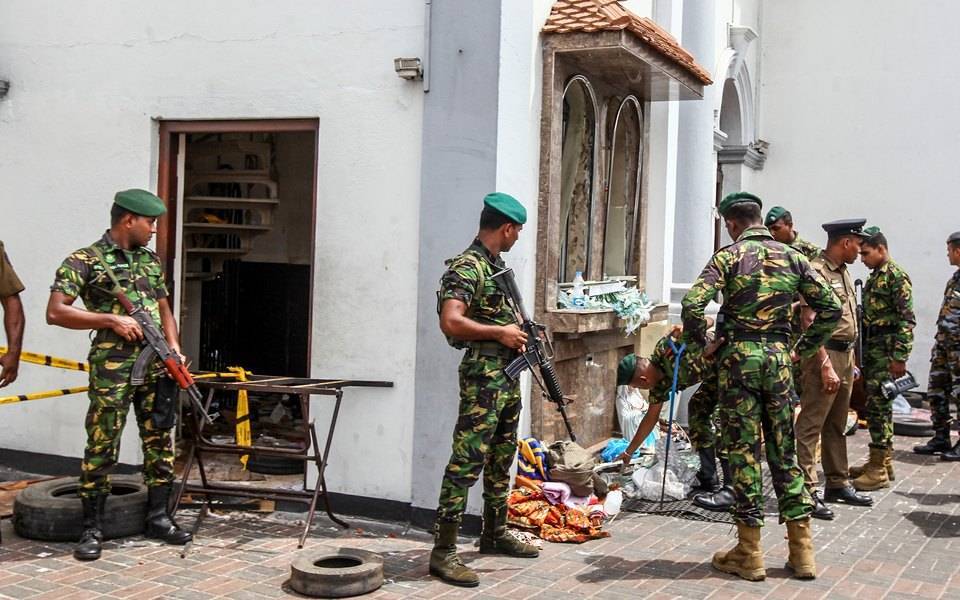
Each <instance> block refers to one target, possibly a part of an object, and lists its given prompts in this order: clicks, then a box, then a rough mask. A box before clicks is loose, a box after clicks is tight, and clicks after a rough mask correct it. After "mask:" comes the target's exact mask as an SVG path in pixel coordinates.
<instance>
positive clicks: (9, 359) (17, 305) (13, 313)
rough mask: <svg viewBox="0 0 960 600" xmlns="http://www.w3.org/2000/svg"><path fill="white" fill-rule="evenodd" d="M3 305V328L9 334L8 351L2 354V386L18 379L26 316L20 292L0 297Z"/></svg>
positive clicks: (0, 362)
mask: <svg viewBox="0 0 960 600" xmlns="http://www.w3.org/2000/svg"><path fill="white" fill-rule="evenodd" d="M0 304H2V305H3V329H4V331H5V332H6V335H7V351H6V353H5V354H3V356H0V387H4V386H6V385H9V384H11V383H13V382H14V381H16V379H17V373H18V372H19V370H20V352H21V351H22V350H23V329H24V325H25V323H26V318H25V317H24V314H23V303H22V302H21V301H20V294H13V295H11V296H4V297H3V298H0Z"/></svg>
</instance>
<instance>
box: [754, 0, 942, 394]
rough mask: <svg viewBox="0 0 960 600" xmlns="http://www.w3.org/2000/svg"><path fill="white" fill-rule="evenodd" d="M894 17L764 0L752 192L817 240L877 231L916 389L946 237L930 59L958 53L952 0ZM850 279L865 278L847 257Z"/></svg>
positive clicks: (938, 104) (935, 70)
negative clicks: (901, 276)
mask: <svg viewBox="0 0 960 600" xmlns="http://www.w3.org/2000/svg"><path fill="white" fill-rule="evenodd" d="M903 9H904V4H903V3H902V2H893V1H892V0H883V1H876V0H850V1H848V2H826V1H817V2H814V1H808V2H768V3H765V4H764V7H763V10H764V14H763V34H762V35H763V39H762V42H763V44H762V46H763V57H762V61H763V79H762V81H763V85H762V88H761V93H760V97H761V123H760V125H761V135H762V137H763V138H765V139H767V140H769V141H770V143H771V152H770V157H769V159H768V160H767V163H766V167H765V169H764V170H763V171H762V172H761V173H759V174H758V176H757V179H756V185H755V186H754V187H755V190H756V191H757V192H758V193H759V194H760V196H761V197H763V198H764V199H765V200H766V201H767V202H769V203H770V204H782V205H784V206H786V207H789V208H790V209H791V210H792V212H793V214H794V218H795V219H796V220H797V222H798V227H799V229H800V231H801V232H803V233H804V234H805V235H806V236H807V237H808V239H811V240H812V241H814V242H817V243H821V244H822V243H824V242H825V235H824V234H823V232H822V230H821V229H820V228H819V224H820V223H822V222H826V221H830V220H833V219H839V218H848V217H865V218H868V219H869V221H870V223H871V224H874V225H878V226H880V228H881V229H882V230H883V231H884V232H885V233H886V235H887V238H888V239H889V241H890V244H891V252H892V254H893V256H894V257H895V259H896V260H897V261H898V262H899V263H900V264H901V265H902V266H903V267H904V268H905V269H906V270H907V272H908V273H909V274H910V276H911V278H912V279H913V285H914V302H915V305H916V306H915V308H916V313H917V320H918V327H917V330H916V339H917V342H916V345H915V347H914V351H913V355H912V356H911V358H910V361H909V364H908V368H910V369H911V370H912V371H913V372H914V373H915V374H916V375H917V376H918V379H920V380H921V381H922V382H923V384H925V382H926V377H927V373H928V361H929V357H930V346H931V343H932V339H933V332H934V325H935V321H936V314H937V310H938V308H939V304H940V300H941V297H942V292H943V286H944V284H945V282H946V280H947V278H948V277H949V276H950V275H951V272H952V269H951V268H950V267H949V265H948V264H947V261H946V258H945V245H944V240H945V239H946V236H947V235H948V234H949V233H950V232H952V231H955V230H957V229H960V217H958V212H957V206H958V204H957V200H956V192H955V190H956V189H957V188H958V186H960V170H958V169H957V164H956V163H957V161H956V156H955V155H956V145H957V140H958V139H960V116H958V113H957V111H956V108H955V102H954V99H955V98H956V97H957V96H958V94H960V80H958V79H957V78H956V77H954V76H953V75H952V74H951V73H950V71H949V68H946V67H945V66H944V62H943V58H944V57H952V56H956V55H958V54H960V37H958V36H957V35H956V25H955V24H956V23H957V21H958V19H960V4H957V3H956V2H950V1H947V0H940V1H935V0H926V1H924V2H917V3H911V5H910V9H909V10H908V11H904V10H903ZM854 272H855V274H856V276H857V277H865V275H866V272H865V270H864V269H863V266H862V265H860V264H859V263H858V264H857V266H856V268H855V269H854ZM923 384H922V385H923ZM923 387H925V385H923Z"/></svg>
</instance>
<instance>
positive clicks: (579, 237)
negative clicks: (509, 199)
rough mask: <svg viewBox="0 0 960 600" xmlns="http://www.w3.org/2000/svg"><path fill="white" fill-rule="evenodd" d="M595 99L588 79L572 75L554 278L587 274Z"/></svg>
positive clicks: (567, 95)
mask: <svg viewBox="0 0 960 600" xmlns="http://www.w3.org/2000/svg"><path fill="white" fill-rule="evenodd" d="M596 129H597V103H596V99H595V96H594V93H593V89H592V88H591V86H590V83H589V82H588V81H587V79H586V78H585V77H583V76H582V75H575V76H574V77H572V78H571V79H570V81H569V82H568V83H567V85H566V88H565V89H564V92H563V125H562V129H561V142H560V147H561V157H560V264H559V270H558V272H557V278H558V279H559V281H561V282H567V281H573V278H574V275H575V273H576V272H577V271H582V272H583V274H584V277H586V276H587V271H588V270H589V267H590V264H589V261H590V235H591V233H590V231H591V226H590V225H591V224H590V218H591V215H592V213H593V200H592V199H593V165H594V162H595V154H596V138H597V131H596Z"/></svg>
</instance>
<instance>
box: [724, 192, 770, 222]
mask: <svg viewBox="0 0 960 600" xmlns="http://www.w3.org/2000/svg"><path fill="white" fill-rule="evenodd" d="M744 202H753V203H754V204H756V205H757V206H759V207H760V208H763V202H761V201H760V198H757V197H756V196H754V195H753V194H751V193H750V192H734V193H732V194H727V195H726V197H725V198H724V199H723V200H721V201H720V206H718V207H717V211H719V212H720V216H721V217H725V216H727V211H728V210H730V207H731V206H733V205H735V204H742V203H744Z"/></svg>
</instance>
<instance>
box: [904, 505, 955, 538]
mask: <svg viewBox="0 0 960 600" xmlns="http://www.w3.org/2000/svg"><path fill="white" fill-rule="evenodd" d="M903 516H904V518H906V519H907V520H908V521H910V522H911V523H913V524H914V525H916V526H917V528H918V529H920V531H922V532H923V535H925V536H927V537H928V538H955V537H960V517H957V516H954V515H948V514H945V513H936V512H929V511H926V510H915V511H913V512H909V513H906V514H904V515H903Z"/></svg>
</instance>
